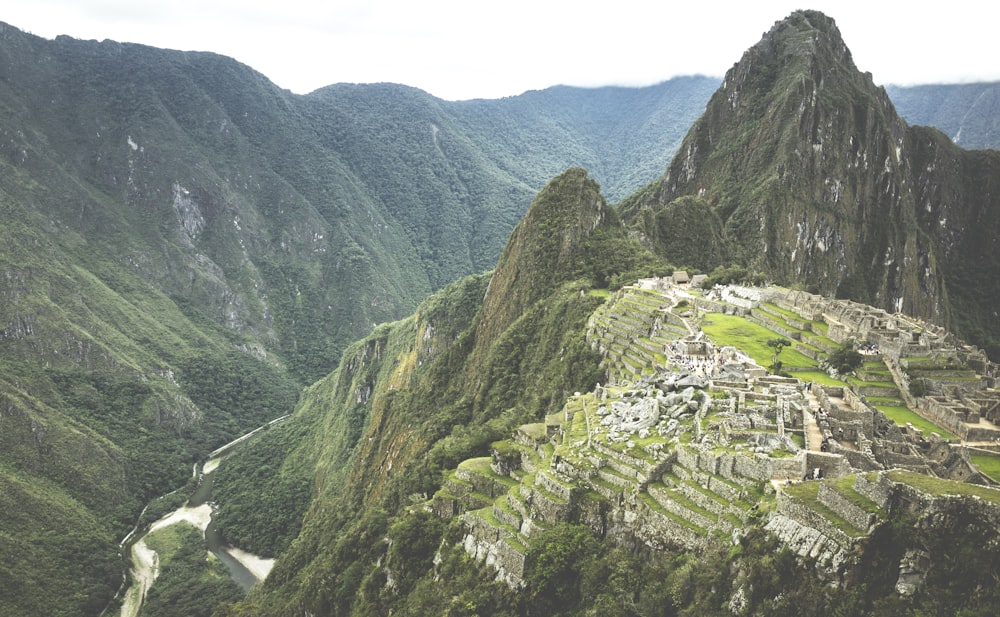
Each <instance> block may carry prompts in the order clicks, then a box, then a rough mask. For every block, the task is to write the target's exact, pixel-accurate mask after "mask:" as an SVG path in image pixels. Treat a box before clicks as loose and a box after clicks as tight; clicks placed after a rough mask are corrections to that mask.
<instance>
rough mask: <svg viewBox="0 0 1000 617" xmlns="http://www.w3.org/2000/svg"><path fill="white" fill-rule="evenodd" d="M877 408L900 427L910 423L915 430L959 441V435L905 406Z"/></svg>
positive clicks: (878, 405)
mask: <svg viewBox="0 0 1000 617" xmlns="http://www.w3.org/2000/svg"><path fill="white" fill-rule="evenodd" d="M875 408H876V409H878V410H879V411H881V412H882V413H884V414H885V415H886V417H888V418H889V419H890V420H892V421H893V422H895V423H896V424H898V425H900V426H906V424H907V423H909V424H912V425H913V426H914V428H917V429H920V430H921V431H924V432H925V433H937V434H938V435H940V436H941V437H942V438H943V439H958V436H957V435H955V434H953V433H951V432H949V431H946V430H945V429H943V428H941V427H940V426H938V425H937V424H934V423H933V422H931V421H929V420H926V419H924V417H923V416H920V415H919V414H917V413H916V412H915V411H913V410H911V409H910V408H909V407H906V406H904V405H899V406H896V405H881V404H876V405H875Z"/></svg>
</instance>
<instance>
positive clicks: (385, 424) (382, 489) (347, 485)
mask: <svg viewBox="0 0 1000 617" xmlns="http://www.w3.org/2000/svg"><path fill="white" fill-rule="evenodd" d="M657 265H658V264H657V260H655V259H654V258H652V256H651V255H650V254H649V253H647V252H645V251H643V250H642V249H641V248H640V247H639V246H638V245H637V244H636V243H635V242H634V241H632V240H629V239H628V238H627V237H626V235H625V231H624V229H623V227H622V226H621V225H620V223H619V222H618V220H617V218H616V217H615V215H614V212H613V211H612V210H611V209H610V208H609V207H608V206H607V204H606V203H605V202H604V199H603V198H602V197H601V196H600V194H599V192H598V190H597V185H596V183H594V182H593V180H591V179H589V178H588V177H587V175H586V173H585V172H584V171H583V170H580V169H571V170H569V171H567V172H565V173H563V174H561V175H560V176H558V177H557V178H555V179H553V180H552V182H550V183H549V185H548V186H546V188H545V189H543V190H542V191H541V192H540V193H539V195H538V196H537V197H536V199H535V200H534V201H533V203H532V206H531V208H530V209H529V210H528V213H527V214H526V215H525V218H524V220H523V221H522V222H521V223H520V224H519V226H518V227H517V229H515V231H514V232H513V233H512V234H511V238H510V240H509V242H508V244H507V246H506V247H505V249H504V252H503V254H502V256H501V258H500V261H499V263H498V266H497V269H496V270H495V272H494V273H493V274H492V275H491V276H489V277H482V276H481V277H472V278H469V279H465V280H463V281H461V282H459V283H456V284H454V285H452V286H450V287H449V288H446V289H445V290H443V291H442V292H439V293H438V294H436V295H435V296H433V297H432V298H431V299H430V300H428V301H427V302H426V303H424V304H423V305H422V306H421V307H420V308H419V309H418V312H417V314H416V315H414V316H413V317H411V318H408V319H406V320H403V321H400V322H396V323H393V324H388V325H386V326H383V327H381V328H379V329H377V330H376V331H375V332H373V333H372V334H371V335H370V336H369V337H367V338H366V339H364V340H362V341H360V342H358V343H356V344H355V345H353V346H352V347H351V348H350V349H349V350H348V352H347V353H346V354H345V356H344V360H343V361H342V362H341V364H340V366H339V367H338V369H337V370H336V371H335V372H334V373H333V374H331V375H330V377H328V378H327V379H325V380H323V381H321V382H319V383H318V384H317V385H316V386H314V387H313V388H311V389H310V391H309V392H308V393H307V395H306V396H305V397H304V399H303V402H302V406H303V409H306V408H313V407H315V406H317V405H320V406H322V407H323V408H324V409H325V413H326V418H327V424H326V427H325V428H324V433H323V437H322V439H320V442H321V443H322V444H323V445H322V446H321V448H320V449H318V450H317V451H315V456H316V458H315V464H316V465H317V482H318V484H319V486H320V495H319V497H318V498H317V500H316V501H315V502H314V503H313V505H312V506H311V507H310V510H309V513H308V514H307V516H306V519H305V524H304V526H303V531H302V534H301V535H300V536H299V537H298V538H297V539H296V540H295V542H293V544H292V546H291V548H290V549H289V551H288V553H287V554H286V555H285V556H284V557H283V558H282V560H281V561H280V562H279V565H278V566H277V567H276V569H275V571H274V573H273V574H272V576H271V577H269V578H268V579H267V583H266V585H265V586H264V588H263V589H261V590H260V592H259V593H258V594H257V595H256V596H254V597H252V598H251V602H250V603H249V604H248V606H247V607H244V608H241V609H240V610H248V611H251V614H252V613H253V611H258V610H260V611H264V612H277V613H280V612H287V611H303V610H304V611H310V612H315V613H319V614H329V613H331V612H340V611H346V610H348V609H350V607H351V606H362V605H364V606H373V604H372V603H375V604H380V603H381V602H383V601H384V602H391V601H392V599H391V598H388V597H387V598H385V599H384V600H379V599H378V598H377V597H374V596H371V594H370V593H368V592H365V591H364V590H365V589H367V588H368V587H369V586H370V585H373V584H376V585H377V584H380V583H378V582H377V581H378V579H377V578H376V579H371V578H370V575H369V574H367V573H369V572H371V567H372V564H373V563H375V562H377V561H378V560H379V559H381V558H382V557H383V551H382V548H381V546H380V545H379V544H378V543H376V542H373V541H372V540H373V538H376V537H379V536H380V535H381V534H384V533H385V532H386V530H387V529H388V528H389V527H390V526H393V525H395V524H397V523H399V522H400V521H401V519H398V518H397V517H400V516H402V515H403V514H404V513H405V512H406V506H407V505H408V504H410V503H411V502H413V501H420V500H422V499H426V497H427V495H429V494H431V493H432V492H433V491H434V490H436V488H437V487H438V486H439V485H440V480H441V473H442V472H443V471H444V470H445V469H447V468H449V467H451V466H454V465H456V464H457V463H458V462H459V461H461V460H462V459H464V458H467V457H469V456H472V455H474V454H476V453H483V452H485V449H486V447H487V446H488V444H489V443H490V442H492V441H494V440H496V439H499V438H501V437H504V436H505V435H507V434H509V433H510V431H511V430H512V429H513V427H514V426H517V424H519V423H522V422H525V421H528V420H530V419H532V418H540V417H543V416H544V415H545V414H546V413H551V412H552V411H554V410H556V409H558V406H559V405H561V401H562V398H563V396H564V393H565V392H566V391H572V390H575V389H580V388H582V387H585V385H586V384H589V383H592V382H595V381H597V380H598V379H600V367H599V361H598V358H597V357H596V355H595V354H594V353H593V352H592V351H591V350H590V349H589V347H588V346H587V344H586V342H585V340H584V326H585V322H586V319H587V317H588V315H589V314H590V312H591V311H592V310H593V309H594V308H595V307H596V306H598V305H599V304H600V302H601V301H602V299H601V295H600V294H594V293H591V290H592V289H593V287H594V285H595V279H602V280H606V279H607V278H608V277H609V276H611V275H614V274H618V273H621V272H626V271H637V270H642V271H648V270H653V269H655V268H656V267H657ZM659 267H661V268H662V265H661V266H659ZM504 300H509V302H505V301H504ZM220 471H222V472H223V473H224V472H225V465H223V467H222V469H220ZM386 515H388V516H389V517H390V518H388V519H387V518H386ZM237 524H238V522H237ZM435 542H436V540H435ZM373 574H374V575H375V576H376V577H378V576H381V574H378V573H377V572H374V573H373ZM320 580H330V581H334V582H333V584H332V586H328V585H325V584H323V585H318V584H317V581H320ZM403 592H404V590H400V593H403ZM386 606H388V605H386ZM379 610H381V609H379ZM237 614H239V611H237Z"/></svg>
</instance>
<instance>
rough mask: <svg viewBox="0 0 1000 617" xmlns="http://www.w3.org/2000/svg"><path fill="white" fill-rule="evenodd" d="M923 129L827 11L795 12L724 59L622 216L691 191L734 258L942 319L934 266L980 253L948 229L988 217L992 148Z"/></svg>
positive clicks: (992, 206) (942, 271) (996, 206)
mask: <svg viewBox="0 0 1000 617" xmlns="http://www.w3.org/2000/svg"><path fill="white" fill-rule="evenodd" d="M933 134H935V131H932V130H928V129H915V128H910V127H908V126H907V125H906V123H905V122H904V121H903V120H902V119H900V117H899V116H898V115H897V114H896V111H895V109H894V108H893V106H892V103H891V102H890V100H889V98H888V96H887V95H886V93H885V91H884V90H883V89H881V88H878V87H876V86H875V85H874V84H873V83H872V80H871V75H870V74H863V73H861V72H859V71H858V69H857V68H856V67H855V65H854V62H853V60H852V58H851V54H850V51H849V50H848V48H847V46H846V45H845V44H844V41H843V40H842V39H841V36H840V33H839V31H838V30H837V28H836V25H835V24H834V22H833V20H832V19H830V18H828V17H826V16H824V15H822V14H820V13H817V12H812V11H802V12H797V13H794V14H793V15H792V16H790V17H789V18H787V19H785V20H783V21H781V22H778V23H777V24H775V26H774V27H773V28H772V29H771V31H769V32H768V33H767V34H765V36H764V37H763V39H762V40H761V41H760V42H759V43H758V44H757V45H755V46H754V47H752V48H751V49H750V50H748V51H747V52H746V53H745V54H744V56H743V58H742V59H741V60H740V61H739V62H738V63H737V64H736V65H734V66H733V68H732V69H730V70H729V72H728V73H727V74H726V78H725V80H724V81H723V84H722V87H721V88H720V89H719V90H718V91H717V92H716V93H715V95H713V97H712V99H711V101H710V102H709V104H708V106H707V108H706V110H705V113H704V115H703V116H702V117H701V119H699V121H698V122H697V123H696V124H695V125H694V126H693V127H692V129H691V131H690V132H689V134H688V136H687V137H686V138H685V140H684V142H683V143H682V145H681V148H680V150H679V151H678V153H677V155H676V157H675V158H674V160H673V161H672V162H671V164H670V166H669V168H668V169H667V171H666V173H665V174H664V176H663V178H662V179H661V180H660V181H658V183H656V184H655V185H654V186H653V187H651V188H650V189H649V190H648V191H647V192H646V194H645V196H644V197H643V198H642V199H640V200H638V202H637V203H632V204H631V205H630V206H629V211H630V213H631V214H630V215H629V216H630V217H631V218H632V219H640V220H648V218H649V216H648V215H647V216H646V217H639V216H638V214H637V213H638V212H639V211H641V210H642V209H643V208H649V209H651V210H652V211H654V212H656V211H659V210H663V209H665V208H666V207H667V205H668V204H669V203H670V202H672V201H673V200H675V199H677V198H679V197H681V196H685V195H691V196H698V197H701V198H702V199H704V200H705V202H706V203H707V204H708V207H709V208H710V209H711V211H712V213H713V214H714V215H718V216H719V217H720V218H721V219H722V221H723V224H724V228H725V234H726V239H727V243H728V246H729V248H730V250H731V253H732V255H733V257H734V258H735V259H736V260H737V261H739V262H741V263H743V264H745V265H748V266H751V267H754V268H758V269H761V270H763V271H765V272H768V273H770V274H771V275H772V276H773V277H775V279H776V280H779V281H782V282H785V283H788V284H792V283H797V284H802V285H806V286H808V287H810V288H812V289H814V290H816V291H818V292H820V293H824V294H836V295H837V296H839V297H847V298H851V299H854V300H858V301H862V302H867V303H870V304H873V305H876V306H879V307H882V308H885V309H887V310H895V311H904V312H907V313H910V314H914V315H919V316H922V317H926V318H930V319H932V320H935V321H938V322H941V323H945V324H949V323H954V322H955V319H954V318H955V311H956V306H955V303H954V302H953V301H952V300H950V297H949V291H950V290H951V287H952V286H951V285H950V284H949V282H948V281H949V280H950V278H949V272H948V268H947V267H946V266H945V265H944V264H945V263H946V262H948V263H950V262H951V260H950V258H949V257H948V255H952V254H958V253H962V254H963V255H969V254H970V253H971V254H977V255H979V254H986V253H985V252H983V249H984V248H985V246H989V245H990V242H988V241H986V243H985V246H984V242H983V241H984V240H985V239H984V238H979V237H976V238H973V237H972V235H974V234H968V233H965V232H964V231H963V232H956V229H957V227H958V225H959V223H958V221H962V222H970V223H972V222H974V221H977V220H978V221H981V222H982V221H988V223H987V227H990V226H991V225H992V224H993V223H992V221H995V220H996V219H997V217H998V212H1000V202H998V201H997V198H996V196H995V195H996V194H995V193H987V192H986V191H981V190H980V187H981V186H982V185H983V184H986V185H989V184H990V183H992V182H993V178H995V177H996V169H997V168H996V167H995V157H993V156H992V155H990V154H979V155H974V156H971V157H969V156H968V155H965V154H962V153H960V151H959V150H957V149H956V148H955V147H954V146H951V145H950V144H949V143H948V142H947V139H945V138H944V136H943V135H942V136H940V138H936V137H931V135H933ZM970 158H971V159H975V160H970ZM935 160H936V161H938V164H936V165H935V162H934V161H935ZM945 167H948V168H949V170H948V171H944V168H945ZM988 195H991V196H988ZM940 210H948V211H949V212H948V213H944V212H940V213H939V212H938V211H940ZM942 221H944V223H942ZM640 227H641V226H640ZM942 228H945V229H946V230H947V229H950V230H951V231H950V232H949V231H942ZM959 236H961V237H959ZM717 263H721V260H720V262H717ZM716 265H717V264H716ZM990 267H991V268H994V267H995V266H990ZM991 272H992V273H993V274H995V273H996V270H991ZM977 280H979V281H980V282H981V283H982V284H984V285H988V284H989V280H990V279H988V278H982V279H977ZM980 342H981V343H985V341H980Z"/></svg>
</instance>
